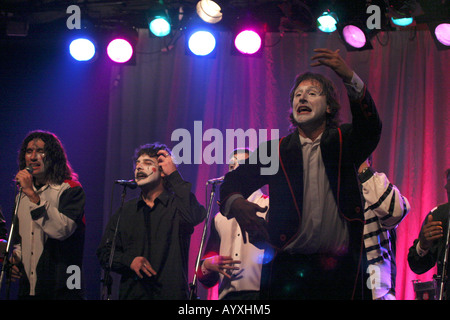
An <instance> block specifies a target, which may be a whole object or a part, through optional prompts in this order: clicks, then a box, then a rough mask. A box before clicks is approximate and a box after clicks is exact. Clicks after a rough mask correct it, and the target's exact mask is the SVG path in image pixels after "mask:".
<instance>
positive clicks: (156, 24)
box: [148, 16, 172, 37]
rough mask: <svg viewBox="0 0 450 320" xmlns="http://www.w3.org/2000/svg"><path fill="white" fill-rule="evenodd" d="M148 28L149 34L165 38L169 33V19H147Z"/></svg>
mask: <svg viewBox="0 0 450 320" xmlns="http://www.w3.org/2000/svg"><path fill="white" fill-rule="evenodd" d="M149 21H150V22H149V24H148V27H149V29H150V32H151V33H153V34H154V35H155V36H157V37H165V36H167V35H168V34H169V33H170V31H171V29H172V28H171V26H170V22H169V19H168V18H167V17H166V16H155V17H153V18H152V19H149Z"/></svg>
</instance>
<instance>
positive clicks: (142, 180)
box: [134, 154, 161, 186]
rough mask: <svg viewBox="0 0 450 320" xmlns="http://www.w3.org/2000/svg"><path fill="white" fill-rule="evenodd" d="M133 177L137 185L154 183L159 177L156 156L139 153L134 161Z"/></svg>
mask: <svg viewBox="0 0 450 320" xmlns="http://www.w3.org/2000/svg"><path fill="white" fill-rule="evenodd" d="M134 178H135V180H136V183H137V185H138V186H143V185H146V184H149V183H154V182H157V181H158V180H159V179H161V171H160V170H159V165H158V160H157V158H156V157H154V158H152V157H150V156H148V155H146V154H143V155H141V156H140V157H139V158H138V159H137V160H136V163H135V168H134Z"/></svg>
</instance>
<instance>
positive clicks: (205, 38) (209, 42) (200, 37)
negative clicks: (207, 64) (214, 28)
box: [187, 30, 216, 56]
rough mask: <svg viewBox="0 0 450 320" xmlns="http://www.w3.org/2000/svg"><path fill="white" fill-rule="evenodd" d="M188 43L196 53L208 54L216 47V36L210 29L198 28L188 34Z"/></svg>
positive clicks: (199, 54)
mask: <svg viewBox="0 0 450 320" xmlns="http://www.w3.org/2000/svg"><path fill="white" fill-rule="evenodd" d="M187 45H188V48H189V50H190V52H191V53H193V54H194V55H196V56H207V55H210V54H211V53H212V52H213V51H214V49H215V48H216V38H215V36H214V34H213V33H212V32H210V31H207V30H198V31H194V32H193V33H191V34H190V35H188V39H187Z"/></svg>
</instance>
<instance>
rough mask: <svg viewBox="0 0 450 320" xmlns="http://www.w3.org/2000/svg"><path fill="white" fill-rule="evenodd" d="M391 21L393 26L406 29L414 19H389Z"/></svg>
mask: <svg viewBox="0 0 450 320" xmlns="http://www.w3.org/2000/svg"><path fill="white" fill-rule="evenodd" d="M391 21H392V23H393V24H395V25H396V26H399V27H406V26H409V25H410V24H411V23H413V21H414V18H413V17H407V18H394V17H392V18H391Z"/></svg>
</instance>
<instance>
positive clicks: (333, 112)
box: [289, 72, 341, 129]
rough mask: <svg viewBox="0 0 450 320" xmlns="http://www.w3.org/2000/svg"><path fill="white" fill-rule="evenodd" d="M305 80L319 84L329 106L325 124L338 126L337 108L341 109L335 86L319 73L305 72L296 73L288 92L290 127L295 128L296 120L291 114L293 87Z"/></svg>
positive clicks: (295, 87)
mask: <svg viewBox="0 0 450 320" xmlns="http://www.w3.org/2000/svg"><path fill="white" fill-rule="evenodd" d="M306 80H312V81H317V82H318V83H320V84H321V86H322V92H321V95H325V97H326V99H327V104H328V105H329V106H330V113H328V112H327V114H326V125H327V126H329V127H335V126H338V125H339V110H340V109H341V105H340V104H339V101H338V95H337V91H336V87H335V86H334V84H333V82H332V81H331V80H330V79H328V78H326V77H324V76H323V75H321V74H319V73H313V72H305V73H303V74H299V75H297V77H296V78H295V80H294V85H293V87H292V88H291V91H290V93H289V103H290V104H289V105H290V109H289V121H290V122H291V124H292V129H295V128H296V127H297V122H296V121H295V119H294V116H293V114H292V101H293V100H294V94H295V89H297V87H298V85H299V84H300V83H301V82H303V81H306Z"/></svg>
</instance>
